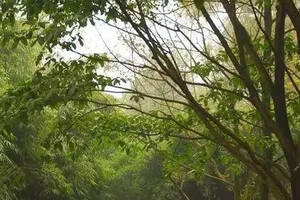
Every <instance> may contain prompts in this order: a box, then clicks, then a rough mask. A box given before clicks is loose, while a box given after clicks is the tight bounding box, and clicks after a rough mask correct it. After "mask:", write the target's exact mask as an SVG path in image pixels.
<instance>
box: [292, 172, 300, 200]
mask: <svg viewBox="0 0 300 200" xmlns="http://www.w3.org/2000/svg"><path fill="white" fill-rule="evenodd" d="M293 171H294V172H292V176H291V192H292V200H300V169H299V168H296V169H294V170H293Z"/></svg>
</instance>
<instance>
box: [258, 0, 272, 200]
mask: <svg viewBox="0 0 300 200" xmlns="http://www.w3.org/2000/svg"><path fill="white" fill-rule="evenodd" d="M254 12H255V11H254ZM264 31H265V33H264V34H265V41H264V45H265V46H267V45H271V44H269V42H270V41H271V37H272V35H271V34H272V11H271V0H265V1H264ZM271 54H272V52H271V48H266V50H264V60H265V63H266V65H267V67H266V68H268V67H269V66H271V65H272V63H270V62H267V61H268V59H269V58H270V56H271ZM261 87H262V103H263V104H264V106H265V107H266V109H267V110H268V111H269V110H270V101H271V93H270V91H269V89H268V88H267V87H266V86H265V84H264V83H263V82H262V83H261ZM262 125H263V135H264V136H266V137H270V136H271V131H270V129H269V128H268V126H267V123H266V122H265V121H263V124H262ZM263 155H264V157H265V159H266V160H267V161H269V163H271V162H272V158H273V155H272V149H271V148H270V147H266V148H264V149H263ZM259 182H260V188H259V189H260V191H259V192H260V199H261V200H269V181H268V179H267V177H261V178H260V180H259Z"/></svg>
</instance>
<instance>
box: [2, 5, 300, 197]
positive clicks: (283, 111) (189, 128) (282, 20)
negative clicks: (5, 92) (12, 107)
mask: <svg viewBox="0 0 300 200" xmlns="http://www.w3.org/2000/svg"><path fill="white" fill-rule="evenodd" d="M18 3H19V4H21V6H20V5H17V3H13V2H10V1H4V2H3V3H2V12H1V13H2V18H1V19H2V20H1V24H2V26H3V27H7V26H8V25H9V24H13V21H14V19H15V17H16V16H17V15H18V14H19V12H21V13H22V14H23V16H25V17H26V19H25V22H26V23H27V24H29V25H30V28H28V31H26V32H19V33H18V35H17V37H15V38H16V39H15V40H20V41H23V40H24V41H25V40H26V39H27V38H31V37H33V36H32V35H34V34H29V33H32V32H35V31H42V33H41V34H39V35H36V36H35V37H37V38H36V41H37V42H39V43H41V44H44V45H45V47H46V48H47V49H48V50H49V51H51V50H52V48H53V47H54V46H56V45H60V46H61V47H63V48H65V49H67V50H69V51H73V52H77V51H76V43H75V41H78V42H79V43H80V44H83V42H82V38H81V36H80V35H79V34H77V35H74V34H73V33H74V32H73V31H75V30H76V29H78V28H81V27H84V26H86V24H87V23H88V21H89V22H90V23H91V24H94V23H95V21H97V20H99V21H103V20H104V21H107V23H110V24H111V25H112V26H114V27H116V28H117V29H118V30H121V31H122V32H123V33H125V34H126V38H125V39H126V41H127V44H130V46H131V50H132V51H133V52H134V56H136V57H139V58H141V60H142V62H141V63H139V60H137V59H133V60H130V59H121V58H119V57H117V56H111V57H99V55H96V54H94V55H83V54H82V53H80V52H77V53H78V54H80V55H81V56H83V57H84V59H82V60H80V61H73V62H70V63H71V67H70V68H68V65H69V63H66V62H61V61H57V60H55V59H53V58H50V59H49V60H50V61H51V62H54V63H56V66H57V68H56V69H55V70H57V71H56V73H52V74H51V73H50V75H52V77H54V75H55V76H57V77H62V80H64V78H65V80H67V81H65V82H62V85H63V86H64V87H66V88H67V89H65V90H64V92H62V93H59V95H57V93H56V94H55V95H56V96H58V97H59V98H56V100H62V99H60V98H61V97H62V95H65V94H67V95H68V98H67V99H66V98H65V97H64V100H67V101H71V100H72V101H79V100H80V101H93V102H95V103H96V104H99V105H105V106H116V107H119V108H123V109H129V110H135V111H138V112H141V113H143V114H147V115H150V116H152V117H155V118H160V119H164V120H167V121H173V122H174V123H176V124H177V125H179V126H180V127H182V128H184V129H185V130H186V131H185V135H184V136H185V137H195V136H196V137H199V138H200V139H204V140H209V141H213V142H214V143H216V144H218V145H220V146H222V147H223V148H224V149H226V150H227V151H228V152H230V153H231V155H233V156H234V157H235V158H237V159H238V160H240V161H241V162H242V163H243V164H244V165H245V166H247V167H248V168H249V169H250V170H252V171H253V172H255V173H257V174H258V175H259V176H261V177H262V178H266V179H268V181H269V182H270V183H271V184H272V185H274V186H275V187H276V188H277V189H278V191H279V194H280V196H281V197H280V198H282V199H287V200H288V199H293V200H296V199H300V190H299V189H298V188H299V187H300V167H299V161H300V160H299V158H300V155H299V154H300V151H299V149H300V148H299V142H298V139H297V138H298V133H297V129H298V128H299V123H298V113H299V94H300V92H299V88H298V85H297V83H298V82H299V75H298V70H297V68H298V64H297V63H298V61H299V54H300V53H299V52H300V51H299V49H300V21H299V20H298V19H299V18H300V13H299V11H298V9H297V5H296V4H295V3H294V2H293V1H292V0H286V1H282V0H278V1H276V2H274V3H275V4H276V10H273V11H271V9H273V8H274V7H275V5H274V4H271V2H270V1H267V0H264V1H263V0H258V1H251V0H249V1H234V0H233V1H229V0H220V1H217V2H211V1H200V0H199V1H197V0H195V1H193V2H188V1H186V2H185V3H184V4H177V3H176V2H168V1H151V0H149V1H138V0H137V1H121V0H114V1H113V0H112V1H82V0H76V1H72V2H71V1H66V2H56V1H39V2H38V3H32V2H31V1H19V2H18ZM182 5H183V6H182ZM208 8H209V9H210V10H208ZM218 9H219V10H221V12H225V13H226V15H225V16H224V15H223V16H220V15H219V12H218V11H217V10H218ZM273 12H274V13H275V16H272V15H271V14H272V13H273ZM166 13H170V14H166ZM186 13H188V15H189V16H190V17H186V16H184V15H183V14H186ZM41 14H45V15H46V16H47V21H45V20H43V19H42V18H39V16H41ZM98 14H104V15H105V16H106V19H102V18H101V17H99V15H98ZM218 17H220V18H221V19H220V20H219V22H218V23H217V20H218ZM247 18H254V21H255V24H253V25H252V26H251V27H246V26H245V25H244V23H243V20H247ZM204 19H205V21H206V23H207V24H206V23H204V22H203V20H204ZM287 19H289V20H290V21H291V23H287V22H286V21H287ZM113 20H116V21H118V23H124V25H123V26H120V25H119V24H114V23H113ZM273 20H275V24H272V23H271V22H272V21H273ZM223 21H227V22H228V24H229V26H230V29H231V30H232V34H227V32H228V30H227V28H228V27H226V26H222V25H223V24H222V22H223ZM189 25H191V26H189ZM192 25H193V26H192ZM194 26H197V27H196V28H194ZM288 27H291V28H292V29H288ZM206 30H208V31H206ZM191 33H192V34H195V35H197V36H198V37H200V38H201V37H202V44H199V43H198V42H197V40H196V39H194V38H193V37H190V34H191ZM209 34H210V35H209ZM66 36H69V37H70V38H71V39H72V40H70V41H71V42H66V41H63V40H61V39H62V38H63V37H66ZM9 38H11V35H6V37H5V38H4V39H9ZM137 43H138V44H137ZM139 45H140V46H139ZM266 49H268V50H267V51H266ZM144 51H146V52H147V54H145V53H144ZM149 52H150V53H151V58H149V57H147V55H149ZM175 54H177V55H179V57H180V60H181V62H179V61H178V60H177V59H176V58H175ZM180 55H181V56H180ZM183 55H184V56H183ZM186 55H188V56H186ZM104 62H106V63H119V64H120V66H123V67H125V68H128V69H130V70H132V71H133V73H134V74H135V75H137V76H143V77H146V78H148V79H151V80H152V81H155V82H156V81H162V82H164V83H167V84H168V85H169V86H170V88H172V90H174V91H175V92H176V93H178V95H180V96H182V97H183V99H180V100H177V99H170V98H165V97H159V96H155V95H153V94H147V93H145V92H142V91H138V90H135V88H124V87H121V86H119V85H118V83H120V82H121V81H122V80H121V79H111V78H108V77H104V76H99V74H97V73H96V72H95V65H97V64H103V63H104ZM74 66H79V68H80V69H82V71H84V73H86V75H87V76H85V79H84V81H82V79H79V77H82V74H78V71H77V72H76V73H75V71H76V70H75V69H74ZM91 66H94V68H93V67H91ZM85 67H90V69H91V70H90V71H85ZM140 69H148V70H151V71H152V72H153V73H156V74H158V75H159V77H160V78H159V79H156V78H155V79H153V78H152V77H149V76H145V75H143V74H140ZM68 70H72V71H68ZM67 73H69V74H67ZM66 74H67V75H68V76H66ZM74 74H75V75H76V76H74ZM186 74H190V77H197V78H194V79H192V80H190V79H188V78H187V76H186ZM70 77H72V78H73V79H75V78H78V79H77V81H74V80H73V82H72V81H71V78H70ZM41 80H47V81H49V80H50V79H49V75H47V74H46V75H44V76H43V75H42V76H41V77H40V79H39V81H41ZM95 80H97V81H95ZM68 81H69V82H68ZM65 83H66V84H65ZM70 83H73V84H70ZM47 84H48V85H46V87H45V85H44V86H43V88H42V89H41V88H39V87H34V86H30V87H29V88H28V89H29V91H32V89H33V88H35V90H34V94H35V95H37V96H39V97H46V96H47V95H45V92H44V91H45V90H46V91H48V92H47V93H50V91H51V90H52V91H53V88H55V89H56V90H58V89H60V88H61V86H62V85H59V86H58V85H57V84H56V85H55V84H54V83H53V82H51V81H50V82H47ZM51 84H52V85H53V86H49V85H51ZM64 84H65V85H64ZM289 84H290V85H289ZM83 85H84V86H85V90H84V91H83V90H80V89H81V88H82V86H83ZM107 85H110V86H112V87H115V88H119V89H120V88H121V89H123V91H124V92H126V93H131V94H133V95H134V99H135V100H136V101H139V100H140V99H142V98H150V99H152V100H155V101H160V102H163V104H164V105H165V106H166V107H168V108H170V112H168V113H166V112H163V111H158V112H146V111H144V110H143V109H142V108H141V107H135V106H132V105H127V104H119V103H115V102H113V103H107V102H106V103H103V102H99V101H98V102H97V101H95V100H92V98H91V97H90V96H89V95H87V93H85V92H86V90H92V91H96V90H98V91H105V86H107ZM192 86H194V87H197V88H203V89H201V92H199V90H200V89H198V92H192V91H191V88H192ZM72 88H73V89H72ZM70 91H73V92H74V91H76V92H75V93H73V92H70ZM78 91H79V92H81V93H78ZM203 91H204V92H203ZM10 95H13V93H12V94H10ZM50 96H51V95H50ZM52 97H53V96H52ZM52 97H51V98H52ZM47 98H48V99H47V100H48V102H47V101H43V102H44V103H45V105H46V104H49V96H47ZM51 98H50V99H51ZM170 103H172V104H174V103H175V104H178V105H180V106H182V107H184V108H185V109H186V110H181V111H179V113H180V112H181V113H185V112H186V113H188V115H187V116H186V118H185V119H184V120H186V121H187V119H192V120H191V122H190V123H189V124H186V123H182V122H183V121H184V120H181V119H178V118H177V115H176V114H174V110H175V109H177V108H176V107H175V108H174V106H173V108H172V107H170V106H169V104H170ZM212 103H213V104H214V105H215V107H216V108H215V109H214V108H213V107H212V106H211V104H212ZM191 123H192V124H191ZM196 128H197V129H196ZM249 130H250V131H249ZM294 130H295V131H294ZM258 142H259V143H260V147H261V146H265V147H266V148H265V149H264V150H261V148H257V146H258V144H257V143H258ZM274 146H275V148H277V149H278V152H279V153H282V154H283V157H284V159H285V162H284V163H283V164H278V162H277V161H278V159H277V158H273V157H272V156H269V155H267V154H269V153H268V152H269V150H270V149H271V148H274ZM265 158H267V159H265ZM285 166H287V169H285ZM282 177H284V178H282ZM286 184H288V185H289V186H290V187H286ZM288 188H291V189H290V190H289V189H288Z"/></svg>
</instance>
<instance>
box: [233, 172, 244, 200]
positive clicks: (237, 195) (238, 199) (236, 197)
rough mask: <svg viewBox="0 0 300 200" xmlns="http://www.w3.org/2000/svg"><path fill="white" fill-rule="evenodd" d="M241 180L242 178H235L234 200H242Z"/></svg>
mask: <svg viewBox="0 0 300 200" xmlns="http://www.w3.org/2000/svg"><path fill="white" fill-rule="evenodd" d="M241 188H242V184H241V178H240V176H235V177H234V186H233V194H234V200H241Z"/></svg>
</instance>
